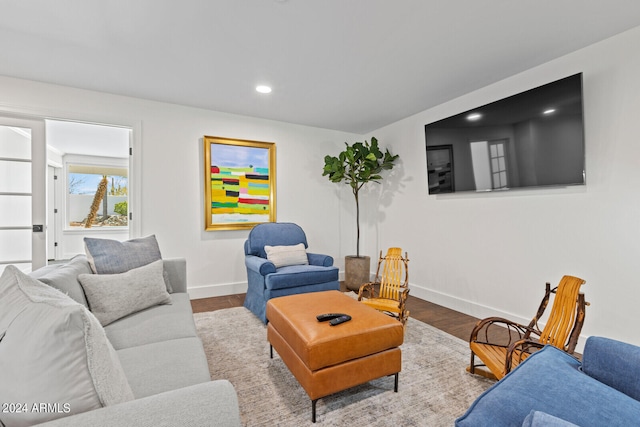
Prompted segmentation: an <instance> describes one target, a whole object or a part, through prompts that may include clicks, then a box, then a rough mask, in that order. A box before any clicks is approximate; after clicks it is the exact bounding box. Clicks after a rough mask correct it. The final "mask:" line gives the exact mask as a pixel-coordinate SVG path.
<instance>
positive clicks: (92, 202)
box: [67, 165, 129, 228]
mask: <svg viewBox="0 0 640 427" xmlns="http://www.w3.org/2000/svg"><path fill="white" fill-rule="evenodd" d="M67 170H68V173H67V187H68V192H67V197H68V204H67V206H68V209H67V220H68V222H67V224H68V226H69V227H71V228H92V227H127V226H128V222H129V221H128V219H129V218H128V203H127V199H128V179H127V169H126V168H119V167H102V166H84V165H68V169H67Z"/></svg>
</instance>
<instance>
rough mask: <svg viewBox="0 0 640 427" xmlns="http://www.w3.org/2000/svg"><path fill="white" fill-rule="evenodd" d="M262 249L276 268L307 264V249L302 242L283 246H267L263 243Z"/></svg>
mask: <svg viewBox="0 0 640 427" xmlns="http://www.w3.org/2000/svg"><path fill="white" fill-rule="evenodd" d="M264 251H265V253H266V254H267V259H268V260H269V261H271V262H272V263H273V265H275V266H276V268H280V267H284V266H287V265H307V264H309V259H308V258H307V251H306V249H305V247H304V244H302V243H298V244H297V245H284V246H269V245H265V247H264Z"/></svg>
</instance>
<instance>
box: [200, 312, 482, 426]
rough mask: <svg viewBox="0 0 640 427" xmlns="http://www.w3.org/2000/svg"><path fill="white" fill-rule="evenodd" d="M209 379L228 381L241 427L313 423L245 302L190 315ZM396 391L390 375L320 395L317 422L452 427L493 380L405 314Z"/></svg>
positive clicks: (455, 346) (449, 339)
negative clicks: (478, 373)
mask: <svg viewBox="0 0 640 427" xmlns="http://www.w3.org/2000/svg"><path fill="white" fill-rule="evenodd" d="M194 318H195V322H196V327H197V329H198V334H199V336H200V338H201V339H202V342H203V344H204V348H205V351H206V354H207V359H208V361H209V370H210V371H211V377H212V379H228V380H229V381H231V383H232V384H233V385H234V386H235V388H236V391H237V392H238V399H239V402H240V414H241V416H242V422H243V424H244V425H245V426H249V427H254V426H301V425H312V423H311V401H310V399H309V397H308V396H307V394H306V392H305V391H304V389H303V388H302V387H301V386H300V385H299V384H298V382H297V380H296V379H295V377H294V376H293V375H292V374H291V373H290V372H289V370H288V368H287V367H286V365H285V364H284V363H283V362H282V360H281V359H280V358H279V356H278V355H277V353H276V352H275V351H274V358H273V359H270V358H269V343H268V342H267V332H266V326H265V325H264V324H262V322H261V321H260V320H259V319H258V318H256V317H255V316H254V315H253V314H252V313H251V312H249V311H248V310H247V309H245V308H244V307H236V308H228V309H224V310H217V311H212V312H207V313H196V314H195V315H194ZM401 349H402V372H401V373H400V383H399V389H398V393H394V392H393V377H385V378H381V379H378V380H375V381H371V382H369V383H367V384H364V385H361V386H358V387H354V388H352V389H349V390H345V391H343V392H340V393H336V394H334V395H331V396H328V397H325V398H322V399H320V400H319V401H318V404H317V420H316V421H317V425H321V426H350V427H352V426H353V427H356V426H363V427H365V426H451V425H453V422H454V420H455V419H456V418H457V417H459V416H460V415H462V414H463V413H464V411H465V410H466V409H467V408H468V407H469V405H470V404H471V403H472V402H473V401H474V400H475V398H476V397H477V396H478V395H479V394H480V393H482V392H483V391H484V390H485V389H487V388H488V387H489V386H491V384H492V383H493V382H492V381H490V380H487V379H484V378H479V377H475V376H472V375H470V374H468V373H467V372H466V371H465V368H466V366H467V364H468V363H469V347H468V344H467V343H466V342H464V341H462V340H460V339H458V338H456V337H454V336H452V335H449V334H446V333H444V332H442V331H440V330H438V329H436V328H434V327H432V326H430V325H427V324H425V323H423V322H420V321H417V320H415V319H409V321H408V322H407V325H406V329H405V337H404V344H403V345H402V347H401Z"/></svg>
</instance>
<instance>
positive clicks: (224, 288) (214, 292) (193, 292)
mask: <svg viewBox="0 0 640 427" xmlns="http://www.w3.org/2000/svg"><path fill="white" fill-rule="evenodd" d="M187 292H188V293H189V298H190V299H201V298H211V297H222V296H225V295H235V294H244V293H246V292H247V282H237V283H223V284H219V285H205V286H197V287H189V288H187Z"/></svg>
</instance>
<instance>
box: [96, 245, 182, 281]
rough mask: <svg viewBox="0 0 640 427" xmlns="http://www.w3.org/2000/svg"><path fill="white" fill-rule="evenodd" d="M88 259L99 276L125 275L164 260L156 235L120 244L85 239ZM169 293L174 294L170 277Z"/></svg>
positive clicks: (167, 278)
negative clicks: (135, 269)
mask: <svg viewBox="0 0 640 427" xmlns="http://www.w3.org/2000/svg"><path fill="white" fill-rule="evenodd" d="M84 246H85V251H86V253H87V259H88V260H89V264H90V265H91V270H92V271H93V272H94V273H97V274H117V273H124V272H126V271H129V270H131V269H133V268H138V267H142V266H144V265H147V264H150V263H152V262H154V261H158V260H160V259H162V254H161V253H160V247H159V246H158V241H157V240H156V236H155V235H151V236H147V237H141V238H138V239H131V240H127V241H126V242H119V241H117V240H111V239H97V238H92V237H85V238H84ZM164 279H165V284H166V286H167V292H173V290H172V288H171V282H170V281H169V277H168V275H166V274H165V276H164Z"/></svg>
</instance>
